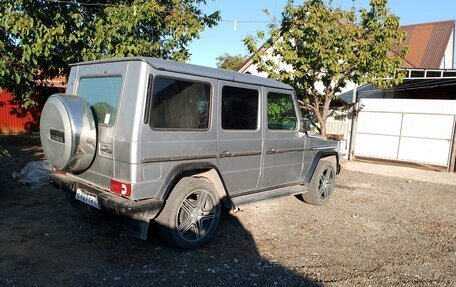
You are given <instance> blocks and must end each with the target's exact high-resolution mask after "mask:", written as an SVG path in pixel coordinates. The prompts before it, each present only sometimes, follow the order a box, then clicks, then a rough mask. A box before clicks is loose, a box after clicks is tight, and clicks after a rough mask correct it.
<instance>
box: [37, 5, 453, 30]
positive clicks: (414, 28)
mask: <svg viewBox="0 0 456 287" xmlns="http://www.w3.org/2000/svg"><path fill="white" fill-rule="evenodd" d="M42 1H44V2H47V3H54V4H69V5H80V6H102V7H119V6H122V5H119V4H107V3H86V2H77V1H68V0H42ZM220 21H221V22H227V23H264V24H266V23H267V24H277V23H291V22H290V21H280V20H274V19H271V20H237V19H234V20H229V19H221V20H220ZM424 24H425V23H424ZM416 25H420V24H416ZM412 26H414V25H407V29H404V30H419V31H448V30H447V29H440V28H437V29H436V28H420V27H412Z"/></svg>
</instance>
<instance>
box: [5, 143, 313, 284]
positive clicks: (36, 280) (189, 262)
mask: <svg viewBox="0 0 456 287" xmlns="http://www.w3.org/2000/svg"><path fill="white" fill-rule="evenodd" d="M6 147H7V148H8V146H7V145H6ZM10 150H11V153H12V154H13V158H12V159H7V160H2V162H1V165H2V166H1V168H0V169H1V173H0V242H2V244H0V285H2V286H163V285H168V286H221V285H226V284H229V285H231V286H320V284H319V283H317V282H313V281H312V280H310V279H308V278H305V277H303V276H301V275H299V274H297V273H295V272H294V271H293V270H290V269H288V268H286V267H285V266H281V265H280V264H278V263H277V261H275V260H274V258H264V257H263V256H262V255H261V254H260V253H259V252H258V250H257V247H256V244H255V240H254V238H253V237H252V234H250V232H249V231H248V230H246V229H245V228H244V226H243V225H242V224H241V223H240V222H239V220H238V219H237V218H236V214H234V215H233V214H229V213H227V212H225V213H224V215H223V218H222V221H221V226H220V228H219V230H218V232H217V233H216V234H215V236H214V238H213V239H212V240H211V241H210V242H209V243H207V244H206V245H204V246H202V247H200V248H198V249H195V250H187V251H186V250H178V249H175V248H172V247H168V246H167V245H165V244H163V243H162V242H161V241H160V240H159V239H158V238H157V236H154V234H153V233H152V238H150V239H149V240H147V241H143V240H140V239H137V238H134V237H131V236H130V235H128V234H127V233H126V232H124V231H123V229H122V220H121V218H120V217H118V216H115V215H112V214H108V213H105V212H100V211H98V210H94V209H91V208H89V207H86V206H85V205H82V206H80V207H79V208H74V207H72V206H70V205H69V204H67V201H66V199H65V194H64V192H62V191H60V190H57V189H54V188H52V187H50V186H46V187H43V188H40V189H35V190H33V189H30V188H29V187H26V186H22V185H19V184H17V183H15V182H12V181H11V180H10V179H8V176H9V174H10V173H11V172H12V171H13V170H11V169H14V170H18V169H19V170H20V168H22V167H23V166H21V165H23V164H24V163H26V159H27V158H28V159H32V158H33V155H36V153H37V152H39V150H37V149H35V148H33V147H31V146H27V145H23V146H22V147H18V146H17V145H14V146H10ZM16 152H19V153H21V154H20V156H19V154H15V153H16ZM15 155H17V156H18V157H17V158H16V159H15V157H14V156H15ZM284 248H285V247H284Z"/></svg>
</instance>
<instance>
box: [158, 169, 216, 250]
mask: <svg viewBox="0 0 456 287" xmlns="http://www.w3.org/2000/svg"><path fill="white" fill-rule="evenodd" d="M220 215H221V206H220V198H219V196H218V193H217V191H216V190H215V187H214V186H213V185H212V184H211V183H210V182H208V181H207V180H204V179H197V178H190V177H185V178H183V179H181V180H180V181H179V182H178V183H177V184H176V186H175V187H174V189H173V190H172V192H171V194H170V196H169V198H168V199H167V201H166V204H165V207H164V208H163V210H162V211H161V213H160V214H159V216H158V217H157V218H156V219H155V224H156V229H157V231H158V235H159V236H160V238H161V239H162V240H163V241H165V242H166V243H168V244H169V245H172V246H175V247H178V248H181V249H193V248H196V247H199V246H201V245H203V244H205V243H206V242H208V241H209V240H210V239H211V237H212V236H213V235H214V233H215V231H216V230H217V227H218V223H219V221H220Z"/></svg>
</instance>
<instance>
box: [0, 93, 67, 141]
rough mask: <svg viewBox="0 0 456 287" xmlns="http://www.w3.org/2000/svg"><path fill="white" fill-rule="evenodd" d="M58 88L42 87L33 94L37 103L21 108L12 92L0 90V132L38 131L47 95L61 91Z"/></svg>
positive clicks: (25, 132) (28, 132) (22, 132)
mask: <svg viewBox="0 0 456 287" xmlns="http://www.w3.org/2000/svg"><path fill="white" fill-rule="evenodd" d="M62 91H63V90H62V89H59V88H43V89H42V90H40V91H39V92H38V93H37V94H36V95H35V101H36V102H37V105H36V106H34V107H30V108H28V109H23V108H21V107H20V106H19V104H18V103H16V102H15V101H14V98H13V94H11V93H10V92H8V91H7V90H5V89H2V91H1V92H0V134H30V133H33V132H38V131H39V123H40V114H41V109H42V108H43V105H44V103H45V102H46V99H47V98H48V96H49V95H51V94H53V93H57V92H62Z"/></svg>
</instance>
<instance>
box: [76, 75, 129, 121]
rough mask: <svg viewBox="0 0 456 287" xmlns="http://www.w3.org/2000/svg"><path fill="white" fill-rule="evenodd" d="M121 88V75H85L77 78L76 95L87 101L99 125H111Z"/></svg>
mask: <svg viewBox="0 0 456 287" xmlns="http://www.w3.org/2000/svg"><path fill="white" fill-rule="evenodd" d="M121 88H122V77H121V76H108V77H90V78H89V77H86V78H80V79H79V85H78V91H77V95H78V96H81V97H83V98H84V99H85V100H86V101H87V103H89V105H90V108H91V109H92V111H93V112H94V115H95V118H96V121H97V123H98V124H99V125H108V126H112V125H113V124H114V120H115V118H116V114H117V104H118V102H119V96H120V92H121Z"/></svg>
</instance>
